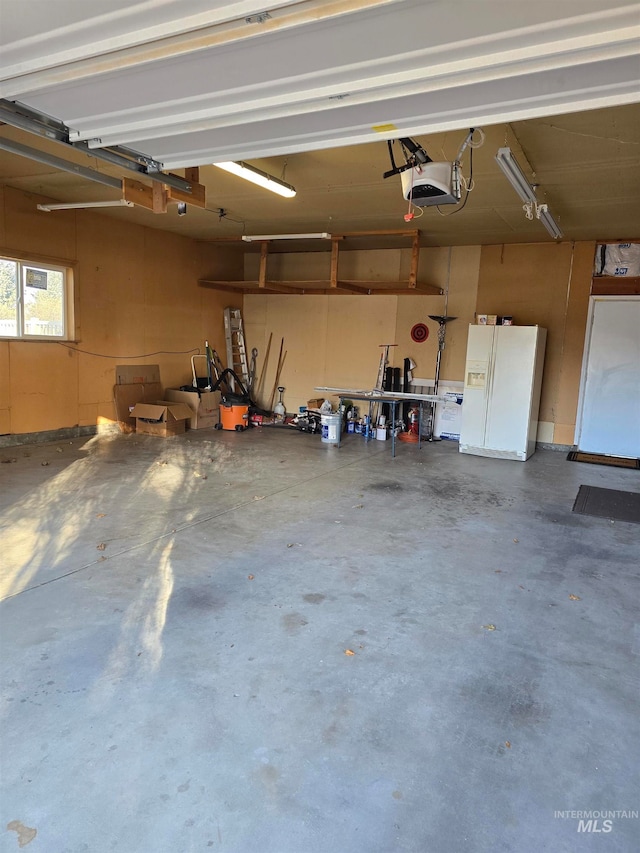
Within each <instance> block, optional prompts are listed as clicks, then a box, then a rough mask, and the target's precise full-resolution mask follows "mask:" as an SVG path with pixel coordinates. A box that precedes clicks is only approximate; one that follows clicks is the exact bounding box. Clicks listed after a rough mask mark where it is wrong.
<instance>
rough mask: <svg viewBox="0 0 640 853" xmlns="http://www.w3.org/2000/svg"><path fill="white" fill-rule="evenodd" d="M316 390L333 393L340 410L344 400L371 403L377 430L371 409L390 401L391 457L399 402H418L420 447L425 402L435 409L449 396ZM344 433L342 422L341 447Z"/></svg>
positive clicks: (331, 389)
mask: <svg viewBox="0 0 640 853" xmlns="http://www.w3.org/2000/svg"><path fill="white" fill-rule="evenodd" d="M314 391H323V392H324V393H325V394H332V395H333V396H334V397H337V398H338V400H339V403H338V411H339V412H341V411H342V403H343V401H344V400H357V401H358V402H366V403H369V425H370V427H371V428H372V429H373V430H374V432H375V425H374V424H372V421H371V411H372V409H373V406H374V404H375V403H388V404H389V405H390V406H391V457H392V458H395V455H396V431H395V429H394V425H395V422H396V420H397V418H396V413H397V408H398V404H399V403H418V449H419V448H420V446H421V442H422V418H423V406H424V404H425V403H429V404H431V405H432V406H433V407H434V409H435V404H436V403H446V402H447V398H446V397H443V396H442V395H440V394H411V393H409V394H405V393H403V392H400V391H378V390H376V389H374V390H371V391H363V390H357V389H356V390H354V389H349V388H314ZM433 423H435V411H434V412H433ZM341 434H342V423H340V426H339V428H338V447H340V439H341Z"/></svg>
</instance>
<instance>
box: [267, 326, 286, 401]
mask: <svg viewBox="0 0 640 853" xmlns="http://www.w3.org/2000/svg"><path fill="white" fill-rule="evenodd" d="M283 349H284V338H282V340H281V341H280V352H279V353H278V364H277V367H276V379H275V382H274V383H273V390H272V391H271V396H270V397H269V406H268V409H269V411H270V412H271V411H272V410H273V400H274V398H275V396H276V388H277V387H278V377H279V376H280V370H281V366H280V363H281V361H282V350H283Z"/></svg>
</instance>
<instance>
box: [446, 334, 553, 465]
mask: <svg viewBox="0 0 640 853" xmlns="http://www.w3.org/2000/svg"><path fill="white" fill-rule="evenodd" d="M546 340H547V330H546V329H542V328H540V326H469V340H468V343H467V360H466V365H465V381H464V397H463V401H462V423H461V427H460V452H461V453H473V454H475V455H477V456H492V457H495V458H497V459H519V460H521V461H522V462H524V461H525V460H526V459H528V458H529V457H530V456H531V454H532V453H534V452H535V449H536V435H537V432H538V408H539V405H540V389H541V386H542V367H543V362H544V350H545V344H546Z"/></svg>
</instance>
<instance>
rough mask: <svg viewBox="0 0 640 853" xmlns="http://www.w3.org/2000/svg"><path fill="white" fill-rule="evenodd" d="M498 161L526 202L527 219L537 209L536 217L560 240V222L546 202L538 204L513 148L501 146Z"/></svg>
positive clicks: (497, 155)
mask: <svg viewBox="0 0 640 853" xmlns="http://www.w3.org/2000/svg"><path fill="white" fill-rule="evenodd" d="M496 163H497V164H498V166H500V168H501V169H502V171H503V172H504V175H505V177H506V178H507V180H508V181H509V183H510V184H511V186H512V187H513V188H514V190H515V191H516V192H517V193H518V195H519V196H520V198H521V199H522V201H523V202H524V210H525V213H526V214H527V219H533V212H534V211H535V215H536V218H537V219H539V220H540V222H542V224H543V225H544V227H545V228H546V229H547V231H548V232H549V234H550V235H551V236H552V237H553V239H554V240H559V239H560V238H561V237H562V231H561V230H560V228H559V226H558V223H557V222H556V221H555V219H554V218H553V216H552V215H551V213H550V212H549V209H548V207H547V205H546V204H538V200H537V198H536V191H535V189H534V188H533V187H532V186H531V184H530V183H529V181H528V179H527V178H526V176H525V174H524V172H523V171H522V169H521V168H520V166H519V165H518V162H517V160H516V159H515V157H514V156H513V154H512V153H511V149H510V148H499V149H498V153H497V154H496Z"/></svg>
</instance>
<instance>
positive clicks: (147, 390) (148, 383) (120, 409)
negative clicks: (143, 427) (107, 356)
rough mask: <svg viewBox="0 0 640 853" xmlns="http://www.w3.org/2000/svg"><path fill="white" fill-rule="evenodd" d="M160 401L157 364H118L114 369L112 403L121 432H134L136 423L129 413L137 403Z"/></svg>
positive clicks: (160, 391)
mask: <svg viewBox="0 0 640 853" xmlns="http://www.w3.org/2000/svg"><path fill="white" fill-rule="evenodd" d="M160 399H162V385H161V384H160V367H159V366H158V365H157V364H120V365H118V366H117V367H116V384H115V385H114V386H113V401H114V404H115V409H116V420H117V421H118V426H119V427H120V430H121V431H122V432H124V433H129V432H135V429H136V421H135V418H134V417H132V416H131V412H132V411H133V408H134V406H135V405H136V404H137V403H151V402H153V400H160Z"/></svg>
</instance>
